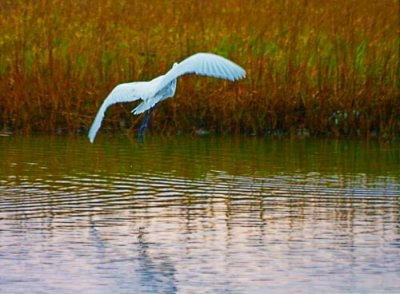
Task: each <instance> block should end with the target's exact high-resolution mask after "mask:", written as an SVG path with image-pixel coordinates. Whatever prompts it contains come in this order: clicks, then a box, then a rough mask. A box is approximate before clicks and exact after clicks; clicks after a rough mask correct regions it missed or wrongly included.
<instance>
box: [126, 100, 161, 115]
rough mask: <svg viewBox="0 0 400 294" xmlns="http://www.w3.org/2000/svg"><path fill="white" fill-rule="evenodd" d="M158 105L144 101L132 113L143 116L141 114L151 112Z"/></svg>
mask: <svg viewBox="0 0 400 294" xmlns="http://www.w3.org/2000/svg"><path fill="white" fill-rule="evenodd" d="M156 104H157V103H156V102H155V101H143V102H142V103H140V104H139V105H138V106H137V107H136V108H134V109H133V110H132V113H133V114H141V113H143V112H145V111H146V110H149V109H150V108H152V107H153V106H154V105H156Z"/></svg>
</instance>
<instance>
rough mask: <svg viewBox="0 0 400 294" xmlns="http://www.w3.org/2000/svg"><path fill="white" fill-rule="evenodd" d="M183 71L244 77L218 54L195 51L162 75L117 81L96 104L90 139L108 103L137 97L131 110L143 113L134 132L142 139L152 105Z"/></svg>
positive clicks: (172, 91)
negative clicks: (136, 103)
mask: <svg viewBox="0 0 400 294" xmlns="http://www.w3.org/2000/svg"><path fill="white" fill-rule="evenodd" d="M187 74H196V75H202V76H209V77H214V78H220V79H225V80H230V81H236V80H240V79H242V78H244V77H245V76H246V71H245V70H244V69H243V68H241V67H240V66H239V65H237V64H235V63H234V62H232V61H230V60H228V59H226V58H224V57H222V56H219V55H216V54H212V53H196V54H194V55H192V56H189V57H188V58H186V59H184V60H183V61H182V62H180V63H174V65H173V67H172V68H171V69H170V70H169V71H168V72H167V73H166V74H164V75H161V76H159V77H157V78H154V79H152V80H151V81H146V82H132V83H124V84H119V85H117V86H116V87H115V88H114V89H113V90H112V91H111V92H110V94H108V96H107V98H106V99H105V100H104V102H103V104H102V105H101V106H100V109H99V111H98V112H97V114H96V117H95V119H94V121H93V123H92V126H91V127H90V130H89V140H90V142H91V143H93V141H94V138H95V137H96V134H97V132H98V130H99V128H100V126H101V122H102V121H103V118H104V114H105V112H106V110H107V108H108V107H109V106H110V105H113V104H116V103H124V102H132V101H136V100H139V99H140V100H142V103H140V104H139V105H138V106H137V107H136V108H135V109H133V110H132V113H133V114H140V113H143V112H145V117H144V119H143V122H142V124H141V125H140V128H139V131H138V137H139V139H142V138H143V133H144V130H145V129H146V128H147V126H148V122H149V119H150V116H151V113H152V111H153V110H154V108H155V107H156V105H157V104H158V103H159V102H160V101H163V100H165V99H167V98H170V97H172V96H174V95H175V90H176V80H177V78H179V77H180V76H183V75H187Z"/></svg>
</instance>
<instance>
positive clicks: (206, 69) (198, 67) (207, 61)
mask: <svg viewBox="0 0 400 294" xmlns="http://www.w3.org/2000/svg"><path fill="white" fill-rule="evenodd" d="M186 74H197V75H202V76H209V77H214V78H220V79H226V80H230V81H236V80H240V79H242V78H244V77H245V76H246V71H245V70H244V69H243V68H241V67H240V66H239V65H237V64H236V63H234V62H232V61H230V60H228V59H226V58H224V57H222V56H219V55H215V54H212V53H197V54H194V55H192V56H190V57H188V58H186V59H184V60H183V61H182V62H181V63H179V64H177V65H176V66H174V67H173V68H172V69H171V70H170V71H169V72H167V73H166V74H165V76H164V79H163V80H162V81H161V84H160V85H159V87H160V89H162V88H163V87H165V86H166V85H168V83H170V82H171V81H172V80H174V79H176V78H178V77H180V76H182V75H186Z"/></svg>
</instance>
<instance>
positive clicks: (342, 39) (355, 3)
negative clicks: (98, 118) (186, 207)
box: [0, 0, 400, 138]
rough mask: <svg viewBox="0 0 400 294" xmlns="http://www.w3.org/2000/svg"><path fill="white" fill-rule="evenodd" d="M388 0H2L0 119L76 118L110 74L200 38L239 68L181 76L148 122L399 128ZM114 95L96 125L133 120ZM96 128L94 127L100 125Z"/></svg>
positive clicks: (180, 51) (159, 67) (43, 124)
mask: <svg viewBox="0 0 400 294" xmlns="http://www.w3.org/2000/svg"><path fill="white" fill-rule="evenodd" d="M398 6H399V2H398V1H397V0H379V1H371V0H337V1H320V0H286V1H274V0H260V1H257V0H225V1H222V0H213V1H185V0H171V1H163V0H154V1H138V0H121V1H112V0H97V1H94V0H82V1H65V0H27V1H26V0H3V1H1V2H0V127H2V128H4V129H8V130H13V131H14V132H21V133H31V132H47V133H55V132H57V131H60V130H61V131H66V132H75V131H76V130H78V129H85V128H88V127H89V126H90V124H91V122H92V119H93V118H94V115H95V114H96V112H97V109H98V107H99V105H100V104H101V102H102V101H103V99H104V98H105V97H106V95H107V94H108V93H109V91H110V90H111V89H112V88H113V87H114V86H115V85H116V84H118V83H121V82H127V81H135V80H149V79H152V78H153V77H155V76H158V75H160V74H163V73H164V72H166V71H167V70H168V69H169V68H170V67H171V66H172V64H173V62H175V61H180V60H181V59H183V58H185V57H187V56H189V55H191V54H193V53H196V52H202V51H208V52H213V53H216V54H220V55H223V56H225V57H227V58H229V59H232V60H233V61H235V62H236V63H238V64H239V65H241V66H242V67H243V68H245V69H246V71H247V78H246V79H245V80H242V81H240V82H237V83H230V82H225V81H221V80H217V79H210V78H200V77H192V76H187V77H183V78H181V79H180V80H179V81H178V88H177V93H176V96H175V98H174V99H169V100H167V101H165V102H164V103H163V104H162V105H160V106H159V107H158V108H157V111H155V112H154V113H153V119H152V121H151V123H150V129H151V131H152V132H157V133H167V134H174V133H176V132H184V133H193V132H195V130H196V129H199V128H205V129H209V130H211V131H212V132H215V133H233V134H235V133H245V134H257V135H264V134H277V133H284V134H291V135H292V134H297V133H298V132H299V131H300V132H302V131H305V132H307V133H310V134H311V135H315V136H325V135H329V136H360V137H369V136H379V137H382V138H393V137H396V136H399V135H400V90H399V88H400V81H399V74H400V70H399V68H400V64H399V46H400V38H399V33H400V30H399V13H398V12H399V7H398ZM134 105H135V104H124V105H115V106H113V107H112V108H110V109H109V111H108V112H107V114H106V119H105V121H104V127H105V129H107V128H108V129H112V130H116V129H120V128H124V129H125V128H130V129H131V130H133V129H135V128H137V127H138V125H139V123H140V120H141V117H140V116H139V117H133V116H132V115H131V113H130V110H131V109H132V108H133V107H134ZM103 131H104V132H106V131H107V130H104V129H103Z"/></svg>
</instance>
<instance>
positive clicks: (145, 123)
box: [138, 106, 155, 140]
mask: <svg viewBox="0 0 400 294" xmlns="http://www.w3.org/2000/svg"><path fill="white" fill-rule="evenodd" d="M154 108H155V106H153V107H152V108H150V109H149V110H147V111H146V114H145V116H144V119H143V121H142V124H141V125H140V128H139V132H138V138H139V140H141V139H143V133H144V130H145V129H146V128H147V127H148V125H149V120H150V116H151V113H152V112H153V109H154Z"/></svg>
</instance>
